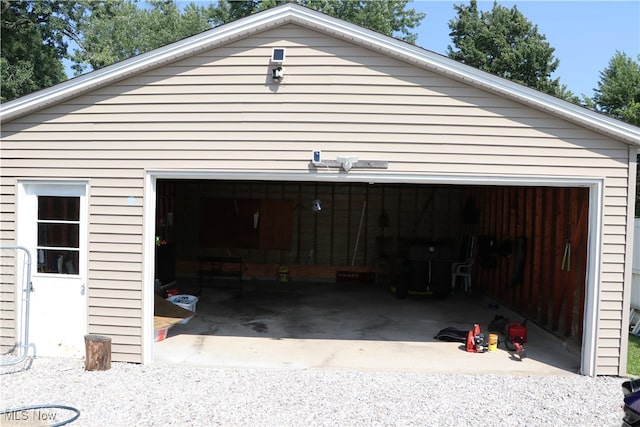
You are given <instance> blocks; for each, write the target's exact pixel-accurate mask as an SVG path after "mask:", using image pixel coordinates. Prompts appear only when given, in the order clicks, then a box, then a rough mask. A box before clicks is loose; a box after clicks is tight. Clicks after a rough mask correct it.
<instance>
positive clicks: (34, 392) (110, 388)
mask: <svg viewBox="0 0 640 427" xmlns="http://www.w3.org/2000/svg"><path fill="white" fill-rule="evenodd" d="M622 382H623V379H621V378H613V377H597V378H590V377H584V376H579V375H566V376H502V375H456V374H451V375H433V374H426V373H417V372H416V373H413V372H373V371H346V370H325V369H291V370H256V369H215V368H202V367H192V366H184V367H180V366H162V365H159V364H154V365H149V366H141V365H135V364H126V363H113V364H112V367H111V369H110V370H108V371H100V372H99V371H94V372H87V371H85V370H84V362H83V361H81V360H70V359H47V358H38V359H35V360H33V361H31V363H30V365H27V364H26V363H24V364H22V365H19V366H13V367H4V368H0V393H2V395H1V396H0V401H1V402H2V403H1V405H0V409H3V410H6V409H15V408H19V407H24V406H33V405H41V404H59V405H66V406H72V407H74V408H76V409H78V410H79V411H80V417H79V418H78V419H77V420H76V421H75V422H73V423H72V424H70V425H74V426H132V425H135V426H170V425H179V426H210V425H223V426H363V425H367V426H368V425H379V426H382V425H384V426H407V425H419V426H462V425H478V426H482V425H487V426H507V425H508V426H525V425H526V426H578V425H580V426H620V425H621V421H622V416H623V413H622V408H621V404H622V389H621V388H620V384H621V383H622ZM2 417H6V416H5V415H2V416H0V425H4V424H5V423H3V421H6V420H5V419H3V418H2ZM14 425H20V424H19V423H17V424H14Z"/></svg>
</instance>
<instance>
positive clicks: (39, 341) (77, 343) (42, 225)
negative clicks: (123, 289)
mask: <svg viewBox="0 0 640 427" xmlns="http://www.w3.org/2000/svg"><path fill="white" fill-rule="evenodd" d="M86 222H87V203H86V185H85V184H76V183H67V182H58V183H50V184H49V183H37V184H36V183H23V184H21V185H20V189H19V196H18V244H19V245H20V246H24V247H26V248H28V249H29V251H30V252H31V255H32V268H31V282H32V292H31V309H30V315H29V342H30V344H31V345H32V347H33V349H34V352H35V355H36V356H54V357H81V356H82V355H83V354H84V335H85V334H86V330H87V318H86V305H87V302H86V274H87V273H86V270H87V268H86V263H87V260H86V252H87V251H86V247H87V243H86V234H87V233H86V230H87V229H86Z"/></svg>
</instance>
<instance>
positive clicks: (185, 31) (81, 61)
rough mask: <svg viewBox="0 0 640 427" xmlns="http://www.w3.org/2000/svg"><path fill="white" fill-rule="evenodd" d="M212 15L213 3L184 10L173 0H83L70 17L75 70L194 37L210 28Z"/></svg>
mask: <svg viewBox="0 0 640 427" xmlns="http://www.w3.org/2000/svg"><path fill="white" fill-rule="evenodd" d="M213 15H214V13H213V7H212V6H209V7H204V6H196V5H194V4H193V3H190V4H188V5H187V6H186V7H185V8H184V10H183V11H181V10H179V8H178V5H177V3H176V2H174V1H171V0H152V1H149V2H148V3H146V7H142V8H140V7H138V5H137V2H136V1H133V0H126V1H119V2H113V1H108V0H107V1H86V2H83V4H81V5H80V6H79V7H77V8H76V9H75V10H74V12H73V16H72V17H71V21H72V22H75V23H76V26H75V28H74V31H73V32H72V33H70V34H69V36H70V38H71V39H72V40H73V41H74V43H75V44H76V46H77V48H76V49H75V51H74V53H73V54H72V55H71V56H70V58H71V60H72V61H73V63H74V65H73V69H74V70H75V72H76V74H80V73H81V72H83V71H86V70H87V69H89V70H96V69H98V68H102V67H105V66H107V65H111V64H113V63H115V62H118V61H122V60H124V59H127V58H130V57H133V56H136V55H139V54H142V53H145V52H148V51H150V50H152V49H155V48H158V47H161V46H164V45H166V44H169V43H172V42H175V41H177V40H180V39H183V38H185V37H189V36H192V35H194V34H197V33H199V32H202V31H204V30H207V29H209V28H211V26H212V25H213V24H215V23H216V21H215V20H214V18H213Z"/></svg>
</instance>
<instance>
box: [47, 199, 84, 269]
mask: <svg viewBox="0 0 640 427" xmlns="http://www.w3.org/2000/svg"><path fill="white" fill-rule="evenodd" d="M37 222H38V223H37V227H38V241H37V246H36V249H37V252H38V272H40V273H52V274H78V266H79V264H80V263H79V259H80V197H58V196H38V221H37Z"/></svg>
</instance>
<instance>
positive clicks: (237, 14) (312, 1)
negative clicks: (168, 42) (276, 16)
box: [216, 0, 426, 43]
mask: <svg viewBox="0 0 640 427" xmlns="http://www.w3.org/2000/svg"><path fill="white" fill-rule="evenodd" d="M282 3H297V4H300V5H302V6H305V7H308V8H309V9H313V10H317V11H318V12H322V13H325V14H327V15H330V16H334V17H337V18H340V19H343V20H345V21H349V22H352V23H354V24H357V25H359V26H361V27H365V28H368V29H370V30H373V31H377V32H379V33H382V34H385V35H387V36H399V38H400V39H402V40H404V41H407V42H409V43H415V42H416V39H417V34H416V33H413V32H411V30H412V29H414V28H417V27H418V26H419V25H420V22H421V21H422V19H423V18H424V17H425V16H426V15H425V14H424V13H418V12H417V11H416V10H415V9H407V5H408V4H409V1H408V0H376V1H357V0H248V1H232V0H220V1H219V2H218V7H217V8H216V18H217V20H218V21H220V22H221V23H222V22H230V21H234V20H236V19H240V18H242V17H245V16H248V15H251V14H252V13H255V12H259V11H262V10H265V9H269V8H271V7H274V6H277V5H279V4H282Z"/></svg>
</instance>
